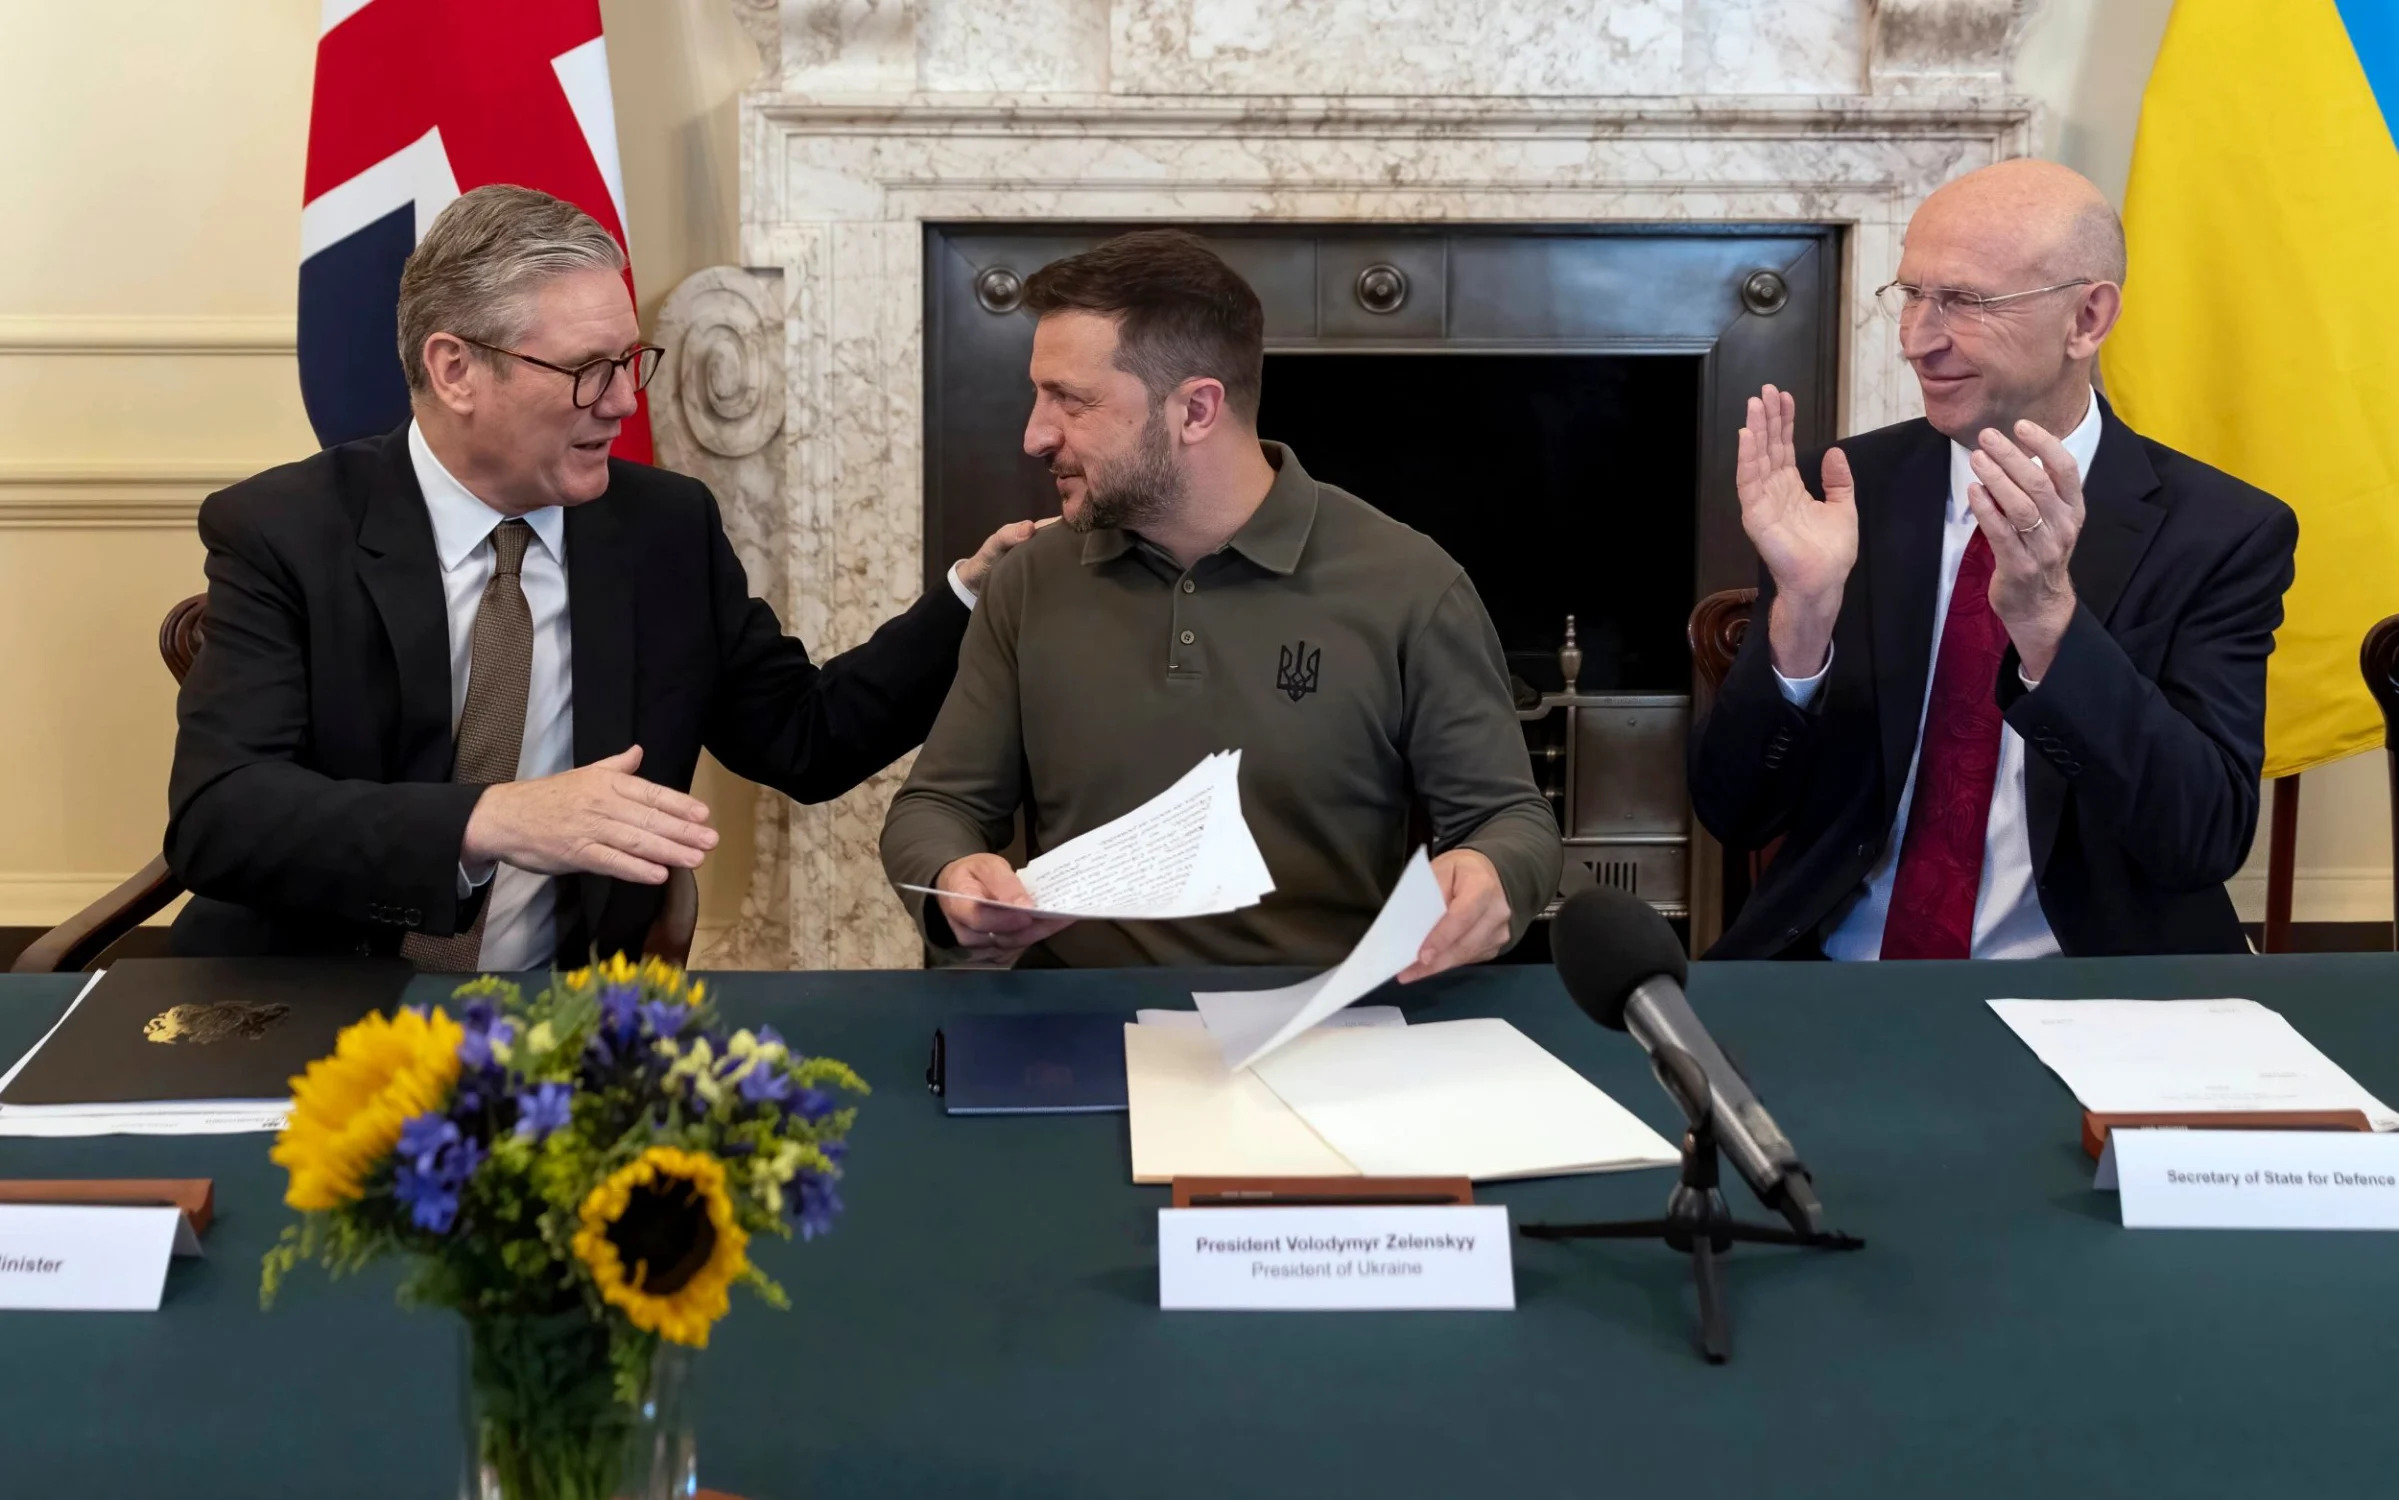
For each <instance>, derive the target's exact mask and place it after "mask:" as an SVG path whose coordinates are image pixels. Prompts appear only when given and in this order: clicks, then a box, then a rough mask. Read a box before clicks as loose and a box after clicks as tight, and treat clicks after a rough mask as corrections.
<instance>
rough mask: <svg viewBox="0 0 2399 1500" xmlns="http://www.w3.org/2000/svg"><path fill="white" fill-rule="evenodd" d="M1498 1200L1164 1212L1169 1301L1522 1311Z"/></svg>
mask: <svg viewBox="0 0 2399 1500" xmlns="http://www.w3.org/2000/svg"><path fill="white" fill-rule="evenodd" d="M1514 1240H1515V1236H1513V1235H1511V1234H1509V1233H1508V1211H1507V1209H1506V1208H1504V1207H1502V1206H1500V1205H1497V1204H1488V1203H1478V1204H1466V1205H1457V1206H1444V1207H1439V1208H1434V1207H1419V1206H1414V1205H1390V1206H1385V1205H1375V1204H1366V1205H1360V1206H1358V1207H1355V1208H1342V1207H1325V1208H1162V1209H1159V1210H1158V1305H1159V1306H1160V1307H1162V1308H1167V1309H1176V1308H1191V1309H1207V1310H1213V1311H1226V1312H1229V1311H1249V1312H1308V1311H1332V1310H1344V1311H1347V1310H1355V1309H1359V1308H1382V1309H1393V1310H1398V1309H1413V1308H1451V1309H1455V1308H1477V1309H1487V1310H1493V1311H1505V1310H1507V1309H1510V1308H1513V1307H1514V1306H1515V1305H1516V1274H1515V1273H1516V1263H1515V1258H1514Z"/></svg>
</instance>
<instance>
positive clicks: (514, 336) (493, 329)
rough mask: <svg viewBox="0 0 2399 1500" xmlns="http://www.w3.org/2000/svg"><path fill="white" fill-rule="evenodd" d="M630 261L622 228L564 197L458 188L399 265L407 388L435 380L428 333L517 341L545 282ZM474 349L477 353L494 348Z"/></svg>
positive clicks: (497, 187)
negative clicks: (428, 362) (428, 369)
mask: <svg viewBox="0 0 2399 1500" xmlns="http://www.w3.org/2000/svg"><path fill="white" fill-rule="evenodd" d="M624 269H625V252H624V251H623V250H621V249H619V248H618V247H617V243H616V237H615V236H613V235H611V234H610V233H609V232H608V231H607V230H606V229H604V228H602V227H601V226H600V221H599V220H597V219H595V218H593V217H592V216H591V215H589V214H587V213H585V212H584V211H583V210H582V209H579V208H577V207H575V205H573V204H572V203H569V202H567V201H566V200H565V199H563V198H553V197H551V196H550V195H549V194H548V193H543V192H537V191H535V190H534V189H532V188H524V187H515V186H512V185H510V184H507V183H493V184H491V185H490V186H488V187H479V188H476V189H475V190H474V191H473V192H470V193H462V194H460V195H459V196H458V197H457V198H456V199H454V200H453V201H452V202H451V204H450V206H449V207H447V208H445V209H443V210H442V211H441V213H440V214H439V215H437V216H436V217H435V218H434V220H433V227H432V228H430V229H428V230H426V231H425V238H424V239H423V241H421V242H420V243H419V244H418V245H417V247H416V251H415V253H414V254H412V255H410V256H409V257H408V264H407V265H406V266H404V267H402V268H401V271H400V369H401V371H402V373H404V374H405V375H406V376H407V377H408V389H409V390H410V391H411V392H415V393H419V394H422V393H423V392H424V391H426V390H428V389H430V380H429V378H428V376H427V375H426V373H425V340H427V339H429V338H431V337H433V335H435V334H437V333H451V334H456V335H458V336H459V337H460V338H468V339H481V340H482V341H483V342H484V343H487V344H499V345H502V346H511V345H514V344H515V343H516V342H517V341H518V340H519V339H521V338H523V337H524V336H525V331H526V329H527V327H528V326H529V325H530V324H531V322H532V319H533V298H534V295H535V293H536V292H538V290H539V289H540V287H541V284H542V283H543V282H544V281H547V280H549V279H550V278H551V277H553V276H560V275H564V274H566V273H567V272H569V271H616V272H622V271H623V270H624ZM468 348H469V351H470V352H471V353H472V354H473V355H474V357H475V358H477V359H484V360H488V359H489V358H490V357H491V356H489V355H488V354H486V353H485V352H484V351H483V350H481V349H476V348H474V346H472V345H469V346H468Z"/></svg>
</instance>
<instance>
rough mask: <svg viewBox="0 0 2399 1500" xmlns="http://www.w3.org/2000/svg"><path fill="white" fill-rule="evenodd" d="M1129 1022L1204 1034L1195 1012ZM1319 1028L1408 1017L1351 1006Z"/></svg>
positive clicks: (1398, 1022)
mask: <svg viewBox="0 0 2399 1500" xmlns="http://www.w3.org/2000/svg"><path fill="white" fill-rule="evenodd" d="M1133 1019H1134V1021H1135V1022H1137V1023H1138V1024H1140V1025H1143V1026H1172V1027H1174V1028H1176V1029H1178V1030H1181V1031H1206V1030H1207V1029H1208V1023H1207V1022H1205V1021H1203V1020H1201V1019H1200V1013H1199V1012H1198V1011H1196V1010H1137V1011H1135V1012H1133ZM1316 1024H1317V1025H1319V1026H1326V1027H1341V1026H1405V1025H1407V1024H1408V1017H1407V1014H1406V1013H1405V1012H1403V1011H1402V1010H1401V1009H1400V1008H1399V1007H1398V1006H1396V1005H1353V1006H1351V1007H1350V1008H1349V1009H1347V1010H1337V1011H1335V1012H1333V1013H1332V1014H1331V1015H1329V1016H1327V1017H1325V1018H1324V1019H1323V1020H1321V1021H1319V1022H1317V1023H1316Z"/></svg>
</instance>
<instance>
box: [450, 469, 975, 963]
mask: <svg viewBox="0 0 2399 1500" xmlns="http://www.w3.org/2000/svg"><path fill="white" fill-rule="evenodd" d="M408 457H409V461H410V462H411V463H412V464H414V465H415V467H416V482H417V488H418V489H420V490H422V491H424V494H425V510H426V512H427V513H428V514H429V515H430V516H431V517H432V519H433V550H434V554H435V555H436V556H437V557H438V558H439V559H440V560H441V587H442V597H443V599H444V601H445V602H446V603H447V604H448V606H449V611H448V612H449V618H450V734H451V736H452V737H453V738H455V737H456V735H457V733H458V721H459V719H460V717H461V716H463V715H464V714H465V713H466V687H467V676H468V673H469V671H470V670H471V668H472V666H473V661H474V654H475V612H476V611H477V610H478V609H480V608H482V605H483V588H484V585H485V584H487V583H489V582H491V570H492V564H493V561H494V559H495V557H496V556H497V554H496V552H495V551H494V549H493V547H492V541H491V534H492V532H493V531H494V530H495V529H497V528H498V526H499V524H500V523H501V522H502V521H505V520H507V519H508V517H507V516H506V515H505V514H503V513H502V512H500V511H497V510H494V509H493V508H492V507H491V506H489V505H486V504H484V503H483V501H482V500H480V499H479V498H477V497H476V495H475V493H474V492H473V491H472V490H469V489H468V488H467V487H466V486H465V485H463V484H460V483H459V482H458V480H457V479H456V478H455V477H453V476H452V475H451V473H450V471H449V470H448V469H445V468H443V467H442V463H441V460H440V459H438V458H436V457H434V456H433V449H432V446H431V445H430V444H428V443H427V442H426V441H425V435H424V433H423V432H421V431H420V430H418V428H417V424H416V423H414V422H411V423H409V424H408ZM524 520H525V522H526V524H527V525H529V526H531V527H532V528H533V538H534V542H535V543H536V545H533V546H529V547H527V548H526V549H525V557H524V561H523V563H522V564H521V565H520V569H519V572H518V582H519V584H520V585H521V586H522V587H523V589H524V591H525V605H526V607H527V608H528V609H530V610H531V611H532V612H533V678H532V683H531V685H530V687H529V689H528V691H527V692H526V695H525V739H524V744H523V746H522V748H521V749H519V751H518V752H517V762H516V779H517V780H519V781H531V780H534V779H536V778H538V777H543V776H555V775H557V774H558V773H559V772H561V771H571V770H573V769H574V768H575V633H574V627H573V625H572V623H571V622H570V621H569V620H568V619H567V607H566V600H567V582H566V511H565V510H564V509H563V508H561V507H559V506H555V505H549V506H544V507H542V508H541V509H540V510H536V511H529V512H527V513H526V515H525V517H524ZM949 584H950V591H951V592H952V593H954V594H956V595H957V596H958V602H959V603H961V604H963V605H965V606H966V607H967V608H968V609H973V608H974V607H975V592H974V590H972V589H970V588H968V587H967V586H966V584H965V581H964V580H963V579H961V578H960V577H959V576H958V568H957V565H956V564H952V565H951V567H950V572H949ZM487 880H489V881H492V882H493V885H492V889H491V896H490V902H491V910H490V912H489V914H488V915H486V916H485V918H484V921H483V956H482V959H481V960H480V963H481V966H482V967H483V968H485V969H488V970H491V971H493V972H496V973H503V974H505V973H510V972H513V971H518V970H524V969H546V968H548V967H549V966H550V964H551V963H552V961H553V960H555V959H556V957H557V955H558V920H557V918H558V912H557V900H558V885H557V878H556V877H555V876H550V875H537V874H535V873H534V872H532V871H530V870H520V869H517V868H516V867H515V866H513V865H507V864H502V865H499V866H497V867H496V871H495V869H494V868H484V869H469V868H468V867H467V866H466V865H464V864H463V863H462V864H461V865H460V866H459V867H458V894H459V897H460V899H462V900H463V899H465V898H466V897H467V896H468V895H471V894H472V893H473V891H474V889H475V887H477V886H479V885H481V884H483V883H484V882H485V881H487Z"/></svg>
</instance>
